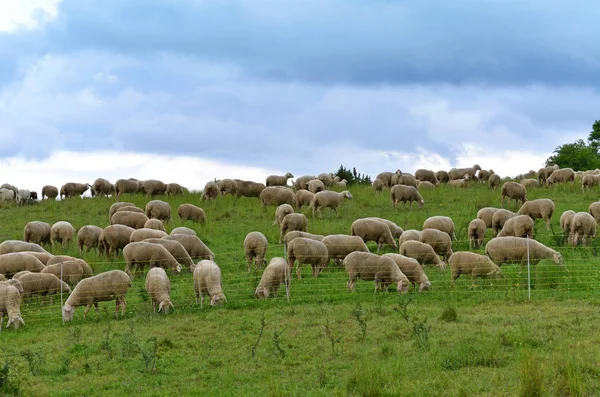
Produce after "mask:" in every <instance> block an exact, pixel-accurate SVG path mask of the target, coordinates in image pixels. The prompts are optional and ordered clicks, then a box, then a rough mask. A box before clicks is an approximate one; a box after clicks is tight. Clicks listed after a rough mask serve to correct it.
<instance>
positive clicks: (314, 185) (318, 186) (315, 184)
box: [308, 179, 325, 194]
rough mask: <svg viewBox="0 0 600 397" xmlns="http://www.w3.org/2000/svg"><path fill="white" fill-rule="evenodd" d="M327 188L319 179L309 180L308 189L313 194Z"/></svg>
mask: <svg viewBox="0 0 600 397" xmlns="http://www.w3.org/2000/svg"><path fill="white" fill-rule="evenodd" d="M323 190H325V184H324V183H323V182H322V181H321V180H319V179H313V180H310V181H308V191H309V192H311V193H312V194H317V193H319V192H322V191H323Z"/></svg>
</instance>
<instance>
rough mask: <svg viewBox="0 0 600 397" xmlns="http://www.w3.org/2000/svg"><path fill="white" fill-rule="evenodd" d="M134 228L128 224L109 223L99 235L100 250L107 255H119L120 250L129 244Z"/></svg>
mask: <svg viewBox="0 0 600 397" xmlns="http://www.w3.org/2000/svg"><path fill="white" fill-rule="evenodd" d="M134 230H135V229H134V228H132V227H129V226H126V225H119V224H116V225H109V226H107V227H105V228H104V229H103V230H102V233H100V237H98V250H99V251H100V252H101V253H105V254H106V255H107V256H109V257H110V256H113V255H114V256H117V255H118V254H119V251H120V250H122V249H123V248H125V246H126V245H127V244H129V239H130V238H131V233H133V232H134Z"/></svg>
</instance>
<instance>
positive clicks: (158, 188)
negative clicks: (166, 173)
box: [141, 179, 167, 196]
mask: <svg viewBox="0 0 600 397" xmlns="http://www.w3.org/2000/svg"><path fill="white" fill-rule="evenodd" d="M141 189H142V191H144V192H145V193H146V196H160V195H163V194H165V193H166V192H167V185H166V184H165V183H164V182H161V181H158V180H156V179H147V180H145V181H143V182H142V186H141Z"/></svg>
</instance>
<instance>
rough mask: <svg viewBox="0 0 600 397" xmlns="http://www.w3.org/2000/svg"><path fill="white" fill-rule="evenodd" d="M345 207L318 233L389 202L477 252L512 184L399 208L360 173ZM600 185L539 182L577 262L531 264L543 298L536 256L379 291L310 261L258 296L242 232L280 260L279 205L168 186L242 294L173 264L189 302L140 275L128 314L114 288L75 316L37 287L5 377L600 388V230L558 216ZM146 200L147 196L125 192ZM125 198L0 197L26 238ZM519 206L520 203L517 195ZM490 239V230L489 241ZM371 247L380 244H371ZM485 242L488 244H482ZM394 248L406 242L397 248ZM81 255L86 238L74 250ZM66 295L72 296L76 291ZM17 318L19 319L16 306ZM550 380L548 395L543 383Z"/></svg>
mask: <svg viewBox="0 0 600 397" xmlns="http://www.w3.org/2000/svg"><path fill="white" fill-rule="evenodd" d="M350 190H351V192H352V194H353V196H354V199H353V200H345V201H344V202H343V203H342V205H341V206H340V208H339V217H336V215H335V213H333V212H330V211H329V210H324V211H323V219H318V218H315V219H313V218H312V216H311V215H308V214H309V213H308V210H306V209H305V211H306V213H307V215H308V216H309V231H310V232H312V233H318V234H332V233H346V234H348V233H349V232H350V225H351V223H352V221H353V220H354V219H356V218H360V217H365V216H378V217H383V218H387V219H390V220H392V221H394V222H396V223H397V224H398V225H400V226H401V227H403V228H404V229H405V230H406V229H421V228H422V224H423V221H424V220H425V219H426V218H427V217H429V216H432V215H446V216H450V217H452V219H453V220H454V223H455V225H456V228H457V230H456V234H457V237H458V241H456V242H454V245H453V249H454V251H461V250H468V248H469V244H468V241H467V231H466V228H467V225H468V223H469V222H470V221H471V220H472V219H473V218H475V216H476V213H477V210H478V209H479V208H481V207H486V206H494V207H499V205H500V191H499V189H498V190H497V191H496V192H491V191H490V190H488V188H487V186H484V185H476V186H472V187H469V188H466V189H462V188H453V187H449V186H440V187H438V188H436V189H435V190H431V191H423V192H422V195H423V197H424V199H425V205H424V206H423V208H422V209H417V206H416V205H413V209H412V210H409V209H408V207H407V208H405V209H403V208H401V207H400V208H398V209H396V210H393V208H392V205H391V200H390V196H389V191H387V190H386V191H384V192H383V193H382V194H381V195H379V196H377V195H376V194H375V193H374V191H373V190H372V188H371V187H369V186H356V187H350ZM597 193H598V192H597V191H594V190H592V191H589V192H586V193H582V192H581V188H580V185H578V184H575V185H574V186H572V185H570V184H567V185H559V186H555V187H553V188H551V189H548V188H540V189H529V190H528V198H529V199H530V200H531V199H535V198H551V199H553V200H554V202H555V204H556V211H555V213H554V215H553V218H552V230H551V231H546V230H544V222H543V221H541V220H538V221H537V222H536V235H535V238H536V239H537V240H539V241H541V242H542V243H544V244H546V245H548V246H550V247H552V248H555V249H557V250H559V251H560V252H561V253H562V255H563V257H564V260H565V266H564V267H559V266H556V265H554V264H553V263H552V261H549V260H544V261H542V262H540V263H539V264H538V265H537V266H536V268H532V271H531V285H532V289H531V299H528V289H527V279H528V273H527V269H526V268H520V267H519V266H517V265H504V266H502V269H503V272H504V274H505V275H506V278H504V279H494V280H491V279H490V280H479V281H478V282H477V286H476V287H475V288H470V286H471V283H472V281H471V278H470V277H465V276H462V277H461V278H459V279H458V280H457V282H456V285H455V287H454V288H451V287H450V271H449V269H446V270H445V271H440V270H438V269H436V268H434V267H428V268H426V272H427V274H428V276H429V279H430V281H431V282H432V287H431V289H430V290H429V291H425V292H422V293H418V292H415V291H414V290H411V292H410V293H408V294H403V295H398V294H396V293H395V292H392V288H390V292H389V293H374V292H373V290H374V284H373V282H368V281H361V280H359V281H358V282H357V288H356V292H355V293H349V292H348V291H347V289H346V282H347V275H346V273H345V272H344V270H343V269H342V268H336V267H335V266H333V265H332V264H330V265H329V267H328V268H327V269H326V270H324V271H323V272H322V273H321V274H320V275H319V277H318V278H316V279H315V278H312V277H311V276H310V269H308V268H304V269H303V278H302V279H301V280H298V279H296V278H294V279H293V280H292V283H291V288H290V297H289V301H288V299H286V294H285V290H284V289H282V290H281V291H280V294H279V296H278V297H276V298H269V299H267V300H260V301H259V300H257V299H256V298H254V295H253V293H254V288H255V287H256V285H257V283H258V280H259V279H260V274H261V273H260V271H255V272H251V273H248V272H247V267H246V261H245V259H244V254H243V248H242V242H243V240H244V237H245V236H246V234H247V233H248V232H251V231H255V230H256V231H261V232H263V233H264V234H265V235H266V236H267V237H268V239H269V244H270V246H269V249H268V258H267V259H270V258H271V257H273V256H283V252H284V251H283V246H282V245H278V244H277V240H278V237H279V235H278V233H279V232H278V228H277V227H276V226H273V225H272V223H273V220H274V212H275V208H274V207H269V208H266V209H263V208H262V205H261V204H260V202H259V200H257V199H249V198H244V197H243V198H240V199H237V200H236V199H234V198H233V197H231V196H226V197H219V198H218V199H217V200H215V201H214V202H210V203H207V202H200V201H199V195H198V194H189V195H184V196H176V197H173V198H168V199H167V198H164V197H163V198H161V199H163V200H167V201H169V203H170V204H171V208H172V211H173V214H174V219H173V220H172V221H171V222H170V224H169V225H168V227H167V229H168V230H167V231H170V230H171V229H172V228H174V227H177V226H182V225H185V226H188V227H192V228H194V229H195V230H196V231H197V232H198V235H199V237H200V238H201V239H202V240H203V241H204V242H205V243H206V244H207V245H208V246H209V247H210V248H211V249H212V251H213V252H214V253H215V254H216V262H217V263H218V264H219V265H220V266H221V269H222V272H223V289H224V292H225V295H226V296H227V300H228V303H226V304H224V305H223V306H220V307H211V306H209V305H208V304H207V303H206V302H205V305H204V307H203V308H202V309H201V308H200V305H199V304H196V303H195V301H194V293H193V285H192V276H191V274H190V272H189V270H187V269H184V270H183V271H182V273H181V274H179V275H170V278H171V284H172V293H171V299H172V301H173V303H174V305H175V310H174V311H172V312H171V313H169V314H168V315H162V314H155V313H153V311H152V308H151V305H150V302H149V298H148V296H147V295H146V293H145V290H144V283H143V276H137V277H136V278H135V281H134V285H133V287H132V288H131V289H130V290H129V292H128V294H127V312H126V315H125V317H124V318H119V319H118V320H115V319H114V317H113V311H114V302H108V303H100V308H101V313H100V315H98V314H97V313H95V312H94V311H93V310H92V311H90V313H89V315H88V317H87V319H84V318H83V308H78V309H77V310H76V312H75V315H74V318H73V321H72V322H70V323H66V324H63V322H62V318H61V303H60V298H55V299H54V302H53V303H52V304H43V303H41V302H40V301H39V300H38V299H35V298H34V299H32V300H28V301H25V302H24V303H23V304H22V306H21V313H22V316H23V319H24V320H25V323H26V325H25V326H21V327H20V328H19V329H18V330H14V329H12V328H11V329H4V330H3V331H2V333H0V338H1V340H2V349H1V352H0V388H1V391H2V393H3V394H4V395H36V396H42V395H60V396H80V395H114V396H120V395H124V394H126V395H130V394H134V393H135V394H138V395H174V394H181V395H200V393H202V395H211V396H212V395H258V394H259V393H260V394H262V395H273V396H279V395H286V396H288V395H294V396H309V395H310V396H312V395H318V396H330V395H357V396H363V395H364V396H379V395H381V396H395V395H403V396H404V395H414V396H427V395H431V396H439V395H464V396H473V395H489V396H492V395H493V396H499V395H507V396H513V395H598V394H599V393H600V365H599V364H600V363H599V360H600V358H599V357H600V344H599V343H598V341H599V339H600V336H599V334H598V332H597V326H598V324H600V293H599V292H598V291H599V290H600V268H599V266H600V260H599V259H598V255H597V250H598V243H597V241H592V242H591V244H589V246H588V247H587V248H582V247H578V248H571V247H567V246H566V239H565V238H564V237H563V236H562V234H561V231H560V227H559V218H560V215H561V213H562V212H563V211H565V210H567V209H572V210H575V211H587V209H588V206H589V204H590V203H592V202H594V201H597V200H598V196H597ZM121 199H122V200H123V201H131V202H133V203H136V205H138V206H140V207H142V208H143V207H144V206H145V203H146V202H147V201H148V200H149V199H148V198H147V197H144V196H142V195H138V196H134V195H130V196H127V195H126V196H123V197H122V198H121ZM184 202H189V203H193V204H196V205H200V206H201V207H202V208H204V210H205V212H206V214H207V218H208V221H207V223H206V224H205V225H203V226H200V225H194V224H193V223H191V222H185V223H182V222H180V221H179V219H178V218H177V215H176V209H177V207H178V206H179V205H180V204H181V203H184ZM112 203H114V200H113V199H106V198H102V199H97V198H94V199H92V198H86V199H68V200H65V201H62V202H54V201H50V202H48V201H43V202H40V203H38V204H35V205H31V206H26V207H20V208H17V207H15V206H14V205H12V203H11V204H10V205H7V204H4V205H3V206H2V208H0V240H6V239H22V238H23V227H24V225H25V224H26V223H27V222H29V221H33V220H41V221H45V222H49V223H53V222H55V221H59V220H68V221H70V222H71V223H72V224H73V225H74V226H75V227H76V228H77V229H79V228H80V227H81V226H84V225H87V224H95V225H98V226H100V227H105V226H107V225H108V223H109V222H108V209H109V207H110V205H111V204H112ZM505 207H506V208H509V209H512V210H514V211H516V210H517V208H516V207H514V203H513V204H509V205H508V206H505ZM490 237H491V231H489V230H488V234H487V237H486V241H487V240H488V239H489V238H490ZM368 245H369V247H370V248H371V251H372V252H375V244H374V243H372V242H370V243H368ZM477 251H478V252H481V253H482V252H483V249H480V250H477ZM383 252H392V249H391V248H388V247H386V248H384V250H383ZM52 253H54V254H58V253H66V254H69V255H73V256H78V255H79V252H78V249H77V248H76V244H72V245H71V246H70V247H69V248H68V249H66V250H65V251H64V252H61V250H60V248H58V247H56V248H55V249H53V250H52ZM83 258H84V259H85V260H86V261H87V262H88V263H89V264H90V265H91V266H92V267H93V269H94V272H95V273H99V272H102V271H106V270H110V269H121V270H122V269H124V263H123V260H122V256H121V257H120V258H119V259H115V260H112V261H110V260H107V259H105V258H104V257H99V256H98V255H97V254H96V253H95V252H90V253H84V255H83ZM64 299H66V296H65V297H64ZM5 321H6V319H5ZM538 392H539V393H540V394H536V393H538Z"/></svg>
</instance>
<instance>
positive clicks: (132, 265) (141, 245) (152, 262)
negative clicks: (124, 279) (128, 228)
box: [123, 241, 181, 279]
mask: <svg viewBox="0 0 600 397" xmlns="http://www.w3.org/2000/svg"><path fill="white" fill-rule="evenodd" d="M123 257H124V258H125V264H126V265H125V273H127V274H129V275H130V276H131V278H132V279H133V276H134V275H135V272H136V270H137V269H143V268H144V266H146V265H147V266H148V267H150V268H152V267H162V268H163V269H171V270H172V271H174V272H177V273H180V272H181V265H180V264H179V262H177V260H175V258H174V257H173V255H171V253H170V252H169V250H167V249H166V248H165V247H163V246H162V245H160V244H154V243H148V242H144V241H140V242H134V243H129V244H127V245H126V246H125V248H123Z"/></svg>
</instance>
